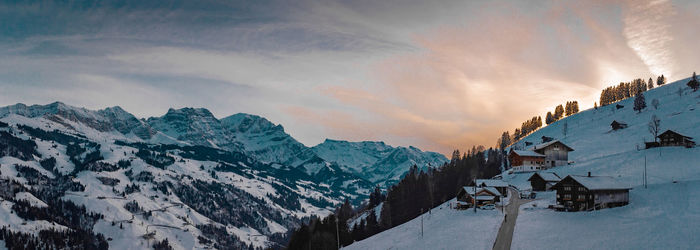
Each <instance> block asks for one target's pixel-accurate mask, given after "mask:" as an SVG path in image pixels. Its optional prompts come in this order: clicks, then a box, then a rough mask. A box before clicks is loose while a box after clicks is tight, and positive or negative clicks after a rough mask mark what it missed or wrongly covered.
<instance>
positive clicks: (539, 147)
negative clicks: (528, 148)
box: [532, 140, 574, 152]
mask: <svg viewBox="0 0 700 250" xmlns="http://www.w3.org/2000/svg"><path fill="white" fill-rule="evenodd" d="M557 142H558V143H561V145H564V147H566V149H568V151H574V149H573V148H571V147H569V146H568V145H566V144H564V143H563V142H561V141H559V140H553V141H550V142H545V143H542V144H538V145H535V147H533V148H532V150H533V151H535V152H537V151H538V150H541V149H544V148H546V147H549V146H551V145H554V144H556V143H557Z"/></svg>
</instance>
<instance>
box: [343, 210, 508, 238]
mask: <svg viewBox="0 0 700 250" xmlns="http://www.w3.org/2000/svg"><path fill="white" fill-rule="evenodd" d="M454 201H455V200H451V201H449V202H446V203H444V204H442V205H440V206H439V207H437V208H435V209H433V211H432V212H431V213H426V214H424V215H423V237H421V217H417V218H415V219H413V220H411V221H409V222H406V223H404V224H401V225H399V226H397V227H394V228H392V229H389V230H387V231H384V232H382V233H380V234H377V235H374V236H372V237H370V238H367V239H365V240H362V241H360V242H355V243H353V244H351V245H350V246H347V247H346V248H345V249H491V247H492V246H493V243H494V241H495V240H496V234H498V228H499V227H500V226H501V221H502V220H503V214H502V213H501V211H500V210H478V212H477V213H474V211H473V210H455V209H450V207H449V203H450V202H454Z"/></svg>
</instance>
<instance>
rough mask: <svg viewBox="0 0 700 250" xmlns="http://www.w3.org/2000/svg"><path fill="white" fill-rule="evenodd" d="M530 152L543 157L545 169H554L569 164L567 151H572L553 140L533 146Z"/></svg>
mask: <svg viewBox="0 0 700 250" xmlns="http://www.w3.org/2000/svg"><path fill="white" fill-rule="evenodd" d="M532 151H535V152H536V153H539V154H542V155H544V156H545V162H544V166H545V167H555V166H563V165H567V164H569V151H574V149H573V148H571V147H569V146H567V145H566V144H564V143H563V142H561V141H559V140H553V141H549V142H546V143H542V144H539V145H535V147H534V148H533V149H532Z"/></svg>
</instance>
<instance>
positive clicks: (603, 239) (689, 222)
mask: <svg viewBox="0 0 700 250" xmlns="http://www.w3.org/2000/svg"><path fill="white" fill-rule="evenodd" d="M688 80H689V79H684V80H680V81H677V82H673V83H670V84H666V85H664V86H660V87H657V88H654V89H651V90H649V91H647V92H644V95H645V98H646V102H647V105H648V107H647V108H646V109H644V110H642V111H641V112H636V111H634V110H633V106H634V105H633V102H634V98H629V99H626V100H622V101H620V102H618V103H616V104H620V105H622V106H624V108H621V109H618V108H617V107H616V104H612V105H608V106H605V107H599V108H598V109H589V110H585V111H582V112H580V113H577V114H574V115H572V116H569V117H566V118H563V119H562V120H559V121H557V122H555V123H553V124H550V125H549V126H546V127H543V128H541V129H539V130H537V131H535V132H533V133H532V134H530V135H528V136H526V137H525V138H523V139H521V140H520V141H518V142H516V143H515V144H514V145H513V146H512V147H513V148H519V149H527V148H528V147H526V146H525V142H532V143H535V144H537V143H539V142H541V139H540V138H541V137H542V136H547V137H552V138H555V139H558V140H561V141H563V142H564V143H565V144H567V145H568V146H571V147H572V148H574V150H575V151H572V152H570V153H569V161H572V164H570V165H566V166H559V167H555V168H551V169H548V170H545V171H546V172H554V173H557V174H558V175H559V176H562V177H564V176H567V175H570V174H574V175H586V174H587V173H588V172H591V174H592V175H597V176H612V177H615V178H616V180H618V181H620V182H622V183H624V184H625V185H628V186H630V187H632V190H631V191H630V204H629V205H627V206H623V207H618V208H612V209H602V210H598V211H592V212H576V213H567V212H556V211H553V210H550V209H547V206H548V205H551V204H555V203H556V200H555V199H556V196H555V193H554V192H540V193H538V194H537V197H538V199H537V200H536V201H534V202H532V203H528V204H525V205H522V206H521V207H520V211H519V215H518V219H517V223H516V226H515V232H514V235H513V242H512V247H513V249H600V248H604V249H644V248H652V249H657V248H672V249H673V248H678V249H685V248H693V247H694V246H696V245H697V244H698V241H697V240H696V239H695V237H693V235H697V234H698V233H699V232H700V227H698V226H697V223H696V222H697V221H700V213H699V212H698V211H696V210H694V209H692V208H694V207H698V206H700V192H698V190H699V189H698V186H699V185H700V168H699V167H697V166H698V164H697V163H698V162H700V147H694V148H685V147H661V148H652V149H644V142H645V141H652V140H653V136H652V135H651V133H650V132H649V129H648V123H649V121H650V118H651V116H652V115H656V116H657V117H658V118H659V119H660V120H661V131H660V132H663V131H665V130H667V129H671V130H674V131H676V132H680V133H681V134H684V135H686V136H690V137H694V138H696V140H697V138H700V129H699V128H698V124H700V109H699V108H700V92H693V91H692V90H690V89H689V88H688V87H687V86H686V85H685V84H686V83H687V82H688ZM679 89H680V91H679ZM679 92H680V94H679ZM654 99H657V100H658V101H659V103H660V105H659V107H658V109H657V108H655V107H653V106H652V105H651V103H652V101H653V100H654ZM613 120H617V121H622V122H625V123H627V124H628V125H629V126H628V127H627V128H625V129H622V130H618V131H612V129H611V127H610V123H611V122H612V121H613ZM645 159H646V160H645ZM645 162H646V167H645ZM645 169H646V173H647V176H648V184H649V185H648V187H647V188H645V187H644V186H643V176H644V172H645ZM531 174H532V173H512V172H510V171H505V172H503V173H502V174H501V176H500V177H502V179H503V180H504V181H506V182H508V183H509V184H510V185H512V186H516V187H518V188H520V189H531V186H530V183H529V182H528V181H527V179H528V178H529V177H530V176H531ZM533 204H534V206H533ZM444 209H447V208H444ZM448 211H450V212H449V213H450V214H449V215H445V217H447V218H448V219H451V220H454V221H459V220H461V219H462V218H463V217H464V216H468V214H470V213H472V212H471V211H455V210H449V209H448ZM432 213H433V215H432V216H436V217H437V216H438V215H437V214H438V213H440V212H435V211H433V212H432ZM443 213H448V212H443ZM477 214H479V213H477ZM481 214H482V215H484V213H481ZM423 216H424V217H425V218H424V220H425V219H426V218H430V215H428V214H424V215H423ZM483 219H484V218H481V217H479V218H478V219H477V218H475V219H472V220H470V221H469V222H466V221H465V222H463V223H458V224H457V225H454V224H450V221H449V220H447V219H446V220H443V221H445V222H444V223H438V224H437V225H434V224H432V223H431V222H424V223H425V225H424V227H425V228H424V231H425V232H426V233H425V234H426V235H427V236H424V237H425V238H421V237H420V228H419V226H420V224H419V223H420V221H419V220H420V218H416V219H414V220H412V221H410V222H407V223H405V224H403V225H400V226H398V227H395V228H392V229H390V230H388V231H385V232H382V233H379V234H377V235H374V236H372V237H370V238H368V239H365V240H363V241H360V242H355V243H353V244H352V245H350V246H349V247H348V248H349V249H385V248H389V247H392V246H396V245H401V246H404V247H403V248H407V249H412V248H425V247H435V246H438V247H443V246H444V247H445V248H464V249H466V248H469V249H471V248H475V246H473V245H472V244H471V243H476V244H479V243H483V244H482V245H485V247H484V248H490V247H491V245H490V244H492V243H493V240H485V239H495V232H493V236H492V238H485V237H480V238H479V239H476V240H475V239H473V238H468V237H471V235H472V234H470V233H468V231H469V230H477V231H478V232H479V233H482V232H484V231H486V232H487V231H488V230H487V229H489V228H492V227H497V226H498V225H500V223H501V220H500V219H498V220H490V221H484V220H483ZM427 220H428V221H429V220H431V219H427ZM440 220H442V219H440ZM482 222H483V223H482ZM659 229H662V230H659ZM430 232H435V234H436V235H440V233H443V234H444V235H450V234H451V233H452V232H467V233H460V234H459V235H460V237H464V238H458V239H457V238H455V239H446V238H438V237H439V236H434V235H431V234H430ZM465 239H466V240H465ZM425 242H429V243H430V244H428V245H424V244H425ZM484 242H485V243H484Z"/></svg>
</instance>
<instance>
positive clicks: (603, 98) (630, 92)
mask: <svg viewBox="0 0 700 250" xmlns="http://www.w3.org/2000/svg"><path fill="white" fill-rule="evenodd" d="M664 84H666V77H664V76H663V75H661V76H659V77H658V78H657V79H656V85H658V86H661V85H664ZM652 88H654V80H653V79H652V78H649V80H648V81H646V82H645V81H644V79H641V78H637V79H634V80H632V81H631V82H621V83H620V84H618V85H617V86H610V87H607V88H605V89H603V91H602V92H601V93H600V102H599V104H600V106H605V105H608V104H611V103H615V102H618V101H621V100H624V99H626V98H630V97H633V96H637V95H638V94H639V93H642V92H644V91H647V90H649V89H652ZM595 106H596V107H597V106H598V104H596V105H595Z"/></svg>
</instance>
